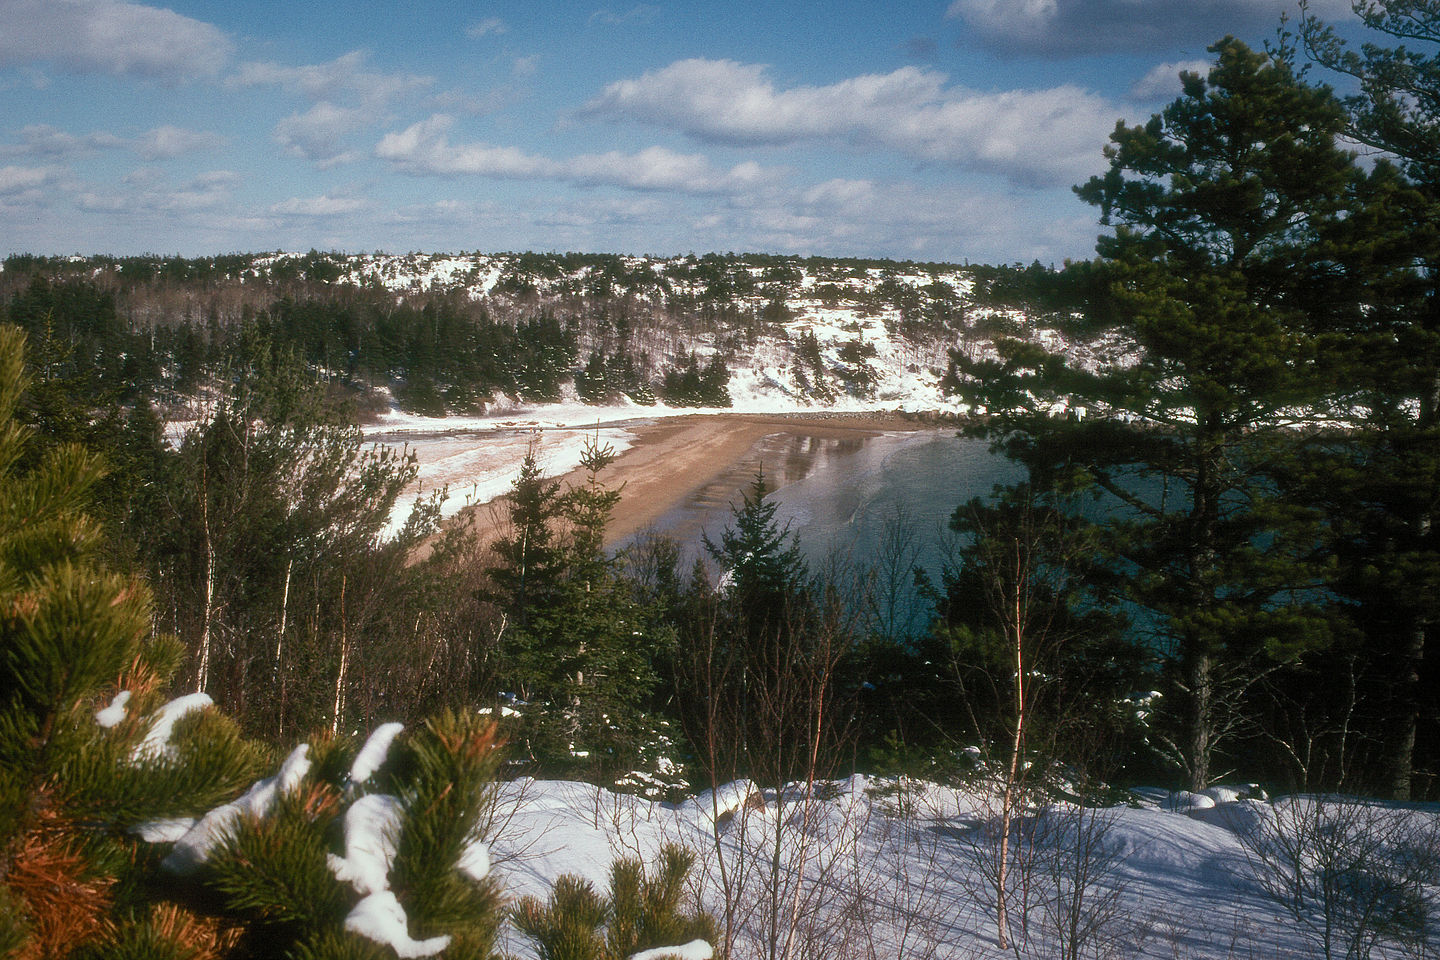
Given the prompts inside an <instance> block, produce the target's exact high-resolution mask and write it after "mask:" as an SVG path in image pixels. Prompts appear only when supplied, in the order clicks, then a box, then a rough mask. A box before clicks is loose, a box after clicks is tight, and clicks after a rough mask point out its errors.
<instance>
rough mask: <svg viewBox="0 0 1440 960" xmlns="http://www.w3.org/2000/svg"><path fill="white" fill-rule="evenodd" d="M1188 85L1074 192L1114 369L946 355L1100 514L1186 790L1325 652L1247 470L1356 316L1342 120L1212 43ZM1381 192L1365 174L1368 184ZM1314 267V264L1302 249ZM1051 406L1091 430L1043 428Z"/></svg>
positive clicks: (1280, 444)
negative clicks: (1093, 227) (1281, 683)
mask: <svg viewBox="0 0 1440 960" xmlns="http://www.w3.org/2000/svg"><path fill="white" fill-rule="evenodd" d="M1211 49H1212V51H1213V52H1214V53H1215V54H1216V55H1217V62H1216V64H1215V66H1214V68H1213V69H1212V70H1211V71H1210V73H1209V76H1208V78H1205V77H1200V76H1198V75H1195V74H1188V73H1187V74H1182V79H1183V85H1184V93H1183V95H1182V96H1181V97H1180V98H1179V99H1178V100H1176V101H1175V102H1174V103H1172V104H1171V105H1170V106H1168V107H1166V108H1165V110H1164V111H1163V112H1162V113H1160V114H1157V115H1156V116H1154V117H1152V118H1151V120H1150V121H1149V122H1148V123H1146V124H1145V125H1143V126H1138V127H1129V126H1126V125H1125V124H1123V123H1121V124H1119V125H1118V126H1117V127H1116V129H1115V132H1114V134H1113V135H1112V138H1111V139H1112V145H1111V146H1109V147H1107V148H1106V156H1107V157H1108V158H1109V160H1110V168H1109V170H1108V172H1106V173H1105V174H1104V175H1103V176H1099V177H1096V178H1093V179H1092V180H1091V181H1089V182H1088V183H1086V184H1085V185H1083V186H1081V187H1078V188H1077V192H1078V193H1079V194H1080V196H1081V197H1082V198H1083V199H1084V200H1086V201H1087V202H1089V203H1092V204H1094V205H1096V206H1098V207H1099V208H1100V210H1101V214H1102V223H1103V224H1106V225H1110V226H1113V227H1114V232H1113V233H1111V234H1107V235H1102V236H1101V238H1100V240H1099V242H1098V245H1097V248H1098V250H1099V252H1100V254H1101V256H1102V264H1101V266H1102V269H1103V270H1104V271H1105V273H1106V275H1107V279H1108V281H1109V286H1110V290H1109V299H1110V304H1109V309H1110V311H1111V314H1110V316H1109V317H1106V316H1104V315H1096V316H1094V317H1092V321H1094V322H1097V323H1101V322H1103V321H1105V320H1107V319H1108V320H1111V321H1112V322H1113V325H1115V326H1117V327H1118V328H1119V330H1120V331H1121V332H1123V333H1124V334H1125V335H1127V336H1128V337H1129V338H1130V339H1131V340H1132V341H1133V342H1134V344H1135V348H1136V354H1137V356H1136V358H1135V361H1134V362H1133V363H1129V362H1122V363H1115V364H1112V365H1109V366H1105V367H1102V368H1101V369H1099V370H1098V371H1090V370H1083V369H1078V368H1075V367H1071V366H1069V365H1067V364H1066V363H1065V362H1064V360H1063V359H1061V358H1060V357H1058V356H1053V355H1049V354H1046V353H1045V351H1044V350H1042V349H1041V348H1039V347H1036V346H1033V345H1030V344H1024V343H1017V342H1011V343H1005V344H1002V346H1001V352H1002V358H1001V360H1000V361H998V362H989V361H979V362H977V361H974V360H971V359H968V358H965V357H964V356H961V355H958V354H957V355H956V356H955V360H956V365H957V369H959V370H960V371H962V372H963V373H964V374H966V375H968V376H969V377H970V378H972V379H971V383H972V388H971V396H972V397H973V398H974V399H976V400H977V401H979V402H981V403H985V404H988V406H989V408H990V409H991V410H992V411H994V412H996V413H999V414H1002V416H1001V417H1000V419H999V420H997V421H996V423H995V427H996V432H997V434H998V433H1000V432H1002V431H1011V430H1017V428H1018V432H1015V433H1011V434H1009V435H1008V437H1007V438H1006V442H1007V444H1008V448H1009V450H1010V451H1011V452H1012V453H1013V454H1015V455H1017V456H1019V457H1021V458H1023V459H1024V460H1026V462H1027V464H1028V465H1029V467H1030V469H1031V473H1032V479H1033V480H1035V482H1037V483H1038V484H1039V485H1040V486H1042V487H1044V486H1048V485H1049V484H1051V483H1054V482H1056V481H1057V479H1059V478H1065V479H1066V482H1071V481H1072V480H1073V478H1074V476H1075V475H1076V474H1078V475H1079V479H1080V481H1081V482H1084V483H1091V484H1094V485H1096V486H1097V487H1099V488H1100V489H1102V490H1104V491H1105V492H1106V494H1108V495H1109V498H1110V499H1109V500H1108V502H1107V503H1106V504H1105V505H1104V506H1103V507H1102V508H1101V509H1105V510H1108V511H1110V512H1111V514H1112V516H1111V519H1110V520H1109V523H1108V524H1107V526H1108V529H1109V530H1110V531H1111V537H1110V542H1109V544H1108V550H1109V552H1110V556H1111V558H1112V560H1111V562H1112V563H1113V564H1115V566H1116V568H1117V569H1118V570H1121V571H1124V572H1125V573H1126V574H1127V575H1128V579H1127V581H1126V585H1127V599H1128V600H1129V602H1130V603H1132V604H1135V605H1136V606H1137V607H1138V608H1139V609H1140V611H1142V612H1141V613H1140V614H1139V619H1140V620H1141V622H1142V624H1144V625H1146V626H1148V628H1149V629H1150V630H1152V631H1153V633H1154V637H1153V643H1154V645H1155V646H1156V648H1157V649H1158V650H1160V651H1161V652H1163V654H1164V655H1165V658H1166V663H1167V666H1168V667H1169V674H1168V677H1169V685H1168V687H1167V690H1166V694H1167V695H1166V698H1165V702H1166V704H1167V714H1168V719H1169V720H1170V722H1171V723H1172V724H1173V727H1172V735H1171V738H1170V742H1171V744H1172V746H1173V748H1174V753H1175V755H1176V759H1177V760H1178V761H1179V762H1180V763H1181V764H1182V765H1183V768H1184V771H1185V779H1186V781H1187V783H1188V784H1189V785H1190V786H1191V787H1192V788H1199V787H1203V786H1204V785H1206V784H1207V783H1208V782H1209V780H1210V778H1211V776H1212V773H1213V771H1214V764H1213V758H1214V756H1215V754H1216V752H1217V750H1220V749H1221V748H1222V746H1223V744H1224V742H1225V740H1226V739H1227V738H1228V737H1229V736H1230V735H1231V734H1232V733H1234V730H1233V729H1229V728H1228V724H1229V721H1230V719H1231V718H1233V717H1235V716H1237V715H1238V714H1239V710H1238V703H1239V700H1238V698H1240V697H1243V695H1244V692H1245V691H1246V690H1247V689H1248V688H1249V687H1250V685H1251V684H1252V682H1253V680H1254V678H1255V677H1256V676H1257V675H1258V673H1259V672H1261V671H1262V670H1263V669H1265V668H1266V667H1267V666H1268V665H1269V664H1273V663H1275V662H1280V661H1284V660H1287V659H1290V658H1293V657H1294V656H1297V655H1299V654H1300V653H1302V652H1303V651H1305V650H1306V649H1309V648H1313V647H1314V646H1316V645H1317V644H1320V643H1323V642H1324V641H1325V639H1326V638H1327V637H1328V635H1329V627H1328V622H1327V620H1326V619H1325V617H1324V616H1323V615H1322V611H1320V610H1319V609H1317V607H1318V592H1317V591H1316V587H1317V585H1318V583H1319V572H1318V571H1317V570H1316V569H1314V568H1313V567H1311V566H1309V565H1308V564H1306V563H1303V562H1301V557H1302V555H1303V554H1304V553H1305V552H1307V550H1308V548H1309V546H1310V545H1311V544H1312V543H1313V541H1314V538H1315V536H1316V535H1317V534H1316V531H1315V529H1314V528H1313V527H1310V526H1307V525H1306V524H1305V523H1304V522H1302V521H1303V520H1304V519H1305V518H1304V517H1303V516H1300V515H1298V514H1296V513H1294V512H1292V511H1287V510H1286V509H1285V508H1284V507H1283V506H1282V505H1280V504H1279V503H1278V502H1277V501H1276V498H1275V484H1274V482H1273V478H1272V477H1270V476H1268V475H1267V470H1268V465H1269V464H1273V463H1275V462H1278V458H1282V457H1283V456H1284V448H1285V446H1286V445H1287V444H1288V443H1289V442H1290V440H1291V439H1292V436H1293V435H1292V434H1291V433H1290V432H1289V431H1288V429H1287V428H1288V427H1289V425H1290V424H1291V423H1293V422H1294V418H1296V417H1305V416H1311V417H1314V418H1316V419H1323V418H1325V417H1328V416H1330V415H1331V414H1332V413H1333V412H1334V407H1335V403H1336V401H1337V399H1338V398H1336V397H1335V396H1334V395H1333V390H1332V389H1331V386H1330V383H1331V381H1330V379H1329V374H1330V373H1331V372H1332V368H1331V367H1329V366H1328V365H1327V364H1328V362H1329V358H1330V354H1328V353H1327V351H1326V349H1325V348H1326V346H1327V344H1328V341H1327V340H1326V339H1325V337H1326V334H1328V333H1329V332H1330V331H1333V330H1335V329H1336V328H1337V327H1339V326H1341V325H1343V323H1345V322H1346V321H1347V320H1348V319H1350V318H1353V317H1354V316H1355V315H1357V314H1359V313H1361V312H1363V304H1364V303H1365V297H1366V291H1365V286H1364V284H1365V280H1366V279H1367V275H1366V273H1365V265H1366V257H1365V253H1366V251H1365V250H1363V249H1361V248H1357V246H1356V245H1355V240H1356V238H1355V235H1354V233H1353V231H1351V230H1350V224H1351V222H1352V220H1354V219H1355V218H1357V217H1359V218H1360V219H1364V216H1365V214H1364V208H1363V204H1364V201H1365V198H1366V193H1367V184H1368V181H1367V178H1366V176H1365V174H1363V173H1362V172H1361V171H1360V170H1359V169H1358V168H1357V166H1356V165H1355V163H1354V160H1353V157H1352V156H1351V155H1350V154H1348V153H1346V152H1345V151H1344V150H1342V149H1340V148H1339V147H1338V146H1337V138H1338V137H1339V136H1340V134H1341V133H1342V132H1343V131H1344V128H1345V118H1344V113H1343V111H1342V109H1341V107H1340V104H1339V102H1338V101H1337V100H1336V99H1335V98H1334V96H1333V95H1332V94H1331V93H1330V92H1329V91H1328V90H1327V89H1325V88H1320V87H1311V86H1307V85H1306V84H1305V83H1303V82H1302V81H1301V80H1300V78H1298V77H1297V76H1296V74H1295V72H1294V70H1293V69H1292V67H1291V65H1290V63H1289V62H1288V59H1287V55H1288V51H1285V50H1281V51H1278V52H1276V53H1274V54H1261V53H1256V52H1253V51H1251V50H1249V49H1248V48H1246V47H1245V46H1244V45H1243V44H1241V43H1240V42H1239V41H1237V40H1234V39H1228V38H1227V39H1226V40H1223V41H1221V42H1220V43H1219V44H1217V45H1216V46H1214V47H1212V48H1211ZM1383 175H1384V174H1383V173H1382V174H1380V176H1383ZM1320 250H1323V251H1324V252H1325V253H1324V255H1323V256H1317V251H1320ZM1055 405H1061V406H1065V407H1068V408H1069V409H1072V410H1073V409H1076V408H1079V407H1090V408H1095V412H1098V413H1100V416H1098V417H1095V418H1093V419H1090V418H1086V419H1083V420H1082V419H1079V418H1078V417H1066V416H1061V417H1052V416H1050V415H1049V411H1050V410H1051V409H1053V408H1054V406H1055Z"/></svg>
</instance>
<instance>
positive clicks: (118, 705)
mask: <svg viewBox="0 0 1440 960" xmlns="http://www.w3.org/2000/svg"><path fill="white" fill-rule="evenodd" d="M129 702H130V691H129V690H121V691H120V692H119V693H117V694H115V697H114V699H112V700H111V701H110V705H109V706H108V707H104V708H103V709H100V710H96V711H95V722H96V723H98V724H99V725H100V726H102V727H104V728H105V729H106V730H109V729H110V728H111V727H113V726H115V725H116V724H118V723H120V721H122V720H124V719H125V704H127V703H129Z"/></svg>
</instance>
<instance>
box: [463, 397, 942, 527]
mask: <svg viewBox="0 0 1440 960" xmlns="http://www.w3.org/2000/svg"><path fill="white" fill-rule="evenodd" d="M602 426H603V425H602ZM932 427H933V425H930V424H926V423H923V422H920V421H917V420H915V419H912V418H909V417H905V416H903V415H900V414H886V413H873V414H855V413H834V414H822V413H806V414H788V415H787V414H741V413H735V414H696V415H693V416H678V417H665V418H662V419H656V420H648V421H637V422H635V423H631V424H627V425H626V429H627V430H628V431H629V432H630V433H632V434H633V436H634V441H633V443H632V445H631V446H630V448H629V449H627V450H625V451H624V452H623V453H621V454H620V455H619V457H618V458H617V459H616V461H615V462H614V463H613V464H611V466H610V467H609V468H608V469H607V470H606V471H605V472H604V473H603V474H602V475H601V477H602V479H603V480H604V481H605V483H606V485H607V486H609V487H611V488H612V489H613V488H615V487H621V497H620V503H619V504H618V505H617V507H616V509H615V512H614V514H613V515H612V518H611V523H610V527H609V530H608V537H607V539H608V540H609V541H610V542H611V543H612V544H613V543H618V542H621V541H623V540H625V539H626V538H627V537H629V536H631V535H632V534H634V533H636V532H638V531H641V530H644V529H645V528H646V527H648V526H650V525H652V524H654V523H655V522H656V521H657V520H659V519H660V518H661V517H663V516H664V515H665V514H666V513H667V512H669V511H670V510H671V509H672V508H674V507H675V506H677V505H678V504H681V503H683V502H685V500H686V499H687V498H688V497H690V496H692V495H693V494H695V493H696V492H697V491H699V490H700V489H701V488H703V487H705V486H706V485H707V484H711V483H712V482H713V481H715V480H716V479H717V478H720V477H723V476H724V475H726V474H727V473H733V474H735V475H736V477H737V480H736V483H735V489H736V490H737V491H738V489H739V488H740V487H741V486H743V485H744V483H745V479H746V478H748V477H749V476H751V475H753V471H754V469H755V468H756V467H758V466H759V461H758V457H752V453H753V452H754V451H756V450H757V449H758V448H759V446H760V444H761V442H762V441H763V440H764V439H765V438H766V437H772V436H775V435H777V434H790V435H797V436H809V437H822V438H844V437H864V436H878V435H879V434H882V433H890V432H895V431H901V430H923V429H931V428H932ZM751 459H754V460H755V463H754V464H753V465H752V464H751V463H750V462H749V461H750V460H751ZM737 467H738V468H739V469H738V470H737ZM771 476H772V481H773V482H772V483H771V486H772V488H773V487H778V486H782V485H783V476H782V475H780V474H772V475H771ZM562 479H563V480H564V482H566V483H568V484H571V485H578V484H579V483H581V482H582V480H583V479H584V475H583V473H582V472H581V471H579V470H576V471H572V472H570V473H568V474H565V475H564V476H563V477H562ZM622 485H623V486H622ZM501 508H502V503H501V502H497V501H492V502H490V503H488V504H481V505H479V506H476V507H471V508H468V509H466V510H465V511H464V512H463V513H462V514H460V516H459V517H458V518H457V520H460V521H461V522H469V523H471V524H473V525H475V527H476V528H477V532H478V533H479V535H480V537H481V539H482V540H483V541H487V542H488V541H493V540H494V539H496V537H498V536H499V534H500V532H501V531H502V530H503V529H504V522H505V521H504V511H503V509H501Z"/></svg>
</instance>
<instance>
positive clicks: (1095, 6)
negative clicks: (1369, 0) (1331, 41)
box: [946, 0, 1351, 57]
mask: <svg viewBox="0 0 1440 960" xmlns="http://www.w3.org/2000/svg"><path fill="white" fill-rule="evenodd" d="M1297 9H1298V4H1297V3H1296V0H953V2H952V3H951V4H950V6H949V9H948V10H947V12H946V16H947V17H949V18H951V19H953V20H959V21H961V22H962V23H964V25H965V27H966V28H967V36H968V37H970V38H973V39H976V40H978V41H980V42H981V43H983V44H985V45H987V46H991V47H995V48H997V49H1000V50H1002V51H1005V52H1007V53H1020V54H1029V55H1036V54H1038V55H1041V56H1055V57H1065V56H1074V55H1078V54H1091V53H1113V52H1114V51H1116V50H1119V49H1128V50H1146V49H1154V48H1157V47H1159V48H1165V47H1174V46H1176V45H1190V44H1197V43H1198V44H1206V43H1214V42H1215V41H1217V40H1219V39H1220V38H1221V37H1223V36H1225V35H1226V34H1241V33H1246V32H1250V31H1265V32H1270V31H1273V30H1274V29H1275V27H1276V26H1278V25H1279V23H1280V16H1281V15H1282V14H1287V13H1288V14H1289V15H1291V16H1292V17H1293V16H1294V15H1295V14H1296V11H1297ZM1310 11H1311V12H1312V13H1314V14H1316V15H1318V16H1321V17H1324V18H1327V19H1343V18H1346V17H1349V16H1351V11H1350V0H1311V3H1310Z"/></svg>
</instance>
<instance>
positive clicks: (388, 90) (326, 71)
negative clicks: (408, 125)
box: [229, 50, 435, 109]
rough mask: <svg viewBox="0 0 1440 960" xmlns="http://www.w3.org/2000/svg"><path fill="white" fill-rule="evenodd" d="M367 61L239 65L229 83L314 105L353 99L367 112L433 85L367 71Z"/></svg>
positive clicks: (358, 56)
mask: <svg viewBox="0 0 1440 960" xmlns="http://www.w3.org/2000/svg"><path fill="white" fill-rule="evenodd" d="M366 59H367V58H366V54H365V52H364V51H362V50H353V51H351V52H350V53H347V54H344V55H343V56H340V57H336V58H335V59H334V60H331V61H329V62H327V63H316V64H307V65H304V66H299V67H292V66H286V65H285V64H280V63H269V62H255V61H251V62H248V63H242V64H240V67H239V69H238V70H237V71H236V73H235V75H234V76H233V77H231V78H230V80H229V82H230V83H231V84H232V85H233V86H239V87H261V86H278V87H280V88H282V89H284V90H286V91H288V92H290V93H293V94H298V95H300V96H304V97H308V98H309V99H311V100H314V101H317V102H319V101H322V100H329V101H332V102H333V101H336V100H349V99H354V100H357V101H359V103H360V104H361V105H363V106H365V107H367V108H370V109H375V108H377V107H381V106H384V105H385V104H388V103H391V102H393V101H394V100H397V99H399V98H401V97H404V96H409V95H412V94H416V93H422V92H424V91H426V90H429V89H430V88H432V87H433V86H434V85H435V78H434V77H427V76H419V75H416V74H409V73H383V72H379V71H375V70H370V69H367V68H366V65H365V62H366Z"/></svg>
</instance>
